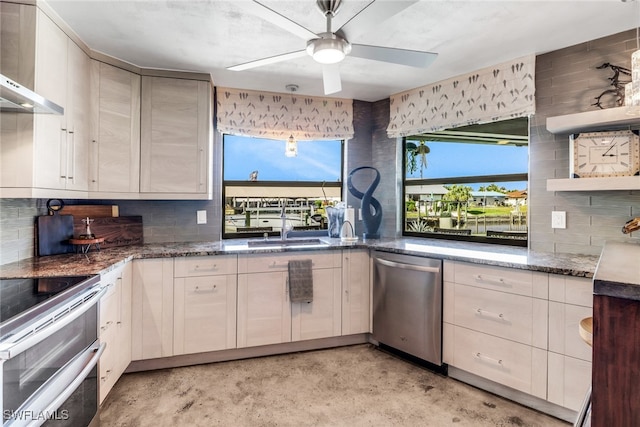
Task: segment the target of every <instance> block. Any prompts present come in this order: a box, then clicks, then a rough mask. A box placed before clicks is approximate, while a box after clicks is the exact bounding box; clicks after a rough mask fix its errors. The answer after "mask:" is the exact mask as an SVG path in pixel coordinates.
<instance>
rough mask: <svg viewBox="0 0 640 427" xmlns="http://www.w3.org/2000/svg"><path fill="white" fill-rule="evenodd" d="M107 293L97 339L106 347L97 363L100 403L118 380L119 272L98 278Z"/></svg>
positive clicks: (102, 304) (101, 304)
mask: <svg viewBox="0 0 640 427" xmlns="http://www.w3.org/2000/svg"><path fill="white" fill-rule="evenodd" d="M100 282H101V285H102V286H107V287H108V290H107V293H106V294H105V295H104V296H103V297H102V298H101V299H100V305H99V323H98V338H99V339H100V342H101V343H105V344H106V345H107V346H106V348H105V350H104V353H103V354H102V356H101V357H100V361H99V363H98V372H99V378H100V382H99V395H100V402H102V401H103V400H104V399H105V397H107V394H108V393H109V391H111V388H112V387H113V385H114V384H115V383H116V381H117V380H118V377H119V376H120V373H119V372H118V366H117V365H118V358H119V354H118V353H119V351H120V350H119V345H118V322H119V319H120V295H121V292H122V287H121V284H122V283H121V271H120V270H119V269H118V270H113V271H110V272H109V273H107V274H104V275H103V276H102V277H101V278H100Z"/></svg>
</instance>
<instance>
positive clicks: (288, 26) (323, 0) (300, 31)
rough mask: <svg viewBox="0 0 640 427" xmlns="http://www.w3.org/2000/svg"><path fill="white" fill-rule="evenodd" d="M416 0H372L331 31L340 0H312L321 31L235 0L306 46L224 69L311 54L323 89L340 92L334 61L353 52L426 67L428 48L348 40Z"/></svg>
mask: <svg viewBox="0 0 640 427" xmlns="http://www.w3.org/2000/svg"><path fill="white" fill-rule="evenodd" d="M418 1H419V0H408V1H375V0H372V1H371V2H370V3H369V4H368V5H367V6H365V7H364V8H363V9H362V10H361V11H360V12H358V13H357V14H356V15H355V16H354V17H352V18H351V19H350V20H349V21H347V22H346V23H345V24H344V25H343V26H342V27H341V28H339V29H338V30H336V31H335V32H334V31H332V29H331V20H332V19H333V18H334V17H335V16H336V14H337V13H338V10H339V9H340V6H341V5H342V0H316V5H317V6H318V8H319V9H320V12H321V13H322V14H323V15H324V16H325V18H326V23H327V26H326V31H325V32H323V33H318V34H316V33H313V32H312V31H310V30H308V29H306V28H305V27H303V26H302V25H299V24H298V23H296V22H294V21H292V20H290V19H289V18H287V17H285V16H283V15H281V14H279V13H278V12H276V11H274V10H273V9H270V8H268V7H267V6H265V5H263V4H261V3H259V2H258V1H256V0H253V1H251V2H238V4H239V5H240V4H242V5H243V6H244V7H245V8H247V11H248V12H250V13H252V14H254V15H257V16H259V17H261V18H263V19H265V20H266V21H269V22H271V23H273V24H274V25H277V26H279V27H280V28H282V29H284V30H287V31H289V32H290V33H292V34H295V35H296V36H298V37H300V38H302V39H304V40H306V41H307V46H306V49H303V50H300V51H295V52H289V53H285V54H281V55H276V56H271V57H268V58H263V59H258V60H255V61H250V62H245V63H243V64H239V65H234V66H232V67H228V68H227V69H228V70H233V71H242V70H248V69H251V68H256V67H261V66H263V65H268V64H275V63H278V62H283V61H287V60H289V59H295V58H301V57H304V56H305V55H311V57H313V59H314V60H315V61H316V62H318V63H320V64H322V78H323V82H324V93H325V95H329V94H332V93H336V92H340V91H341V90H342V83H341V80H340V70H339V68H338V64H339V63H340V62H341V61H342V60H343V59H344V58H345V57H346V56H347V55H350V56H356V57H359V58H364V59H371V60H374V61H382V62H389V63H393V64H400V65H407V66H411V67H418V68H426V67H428V66H429V65H430V64H431V62H433V60H434V59H435V58H436V56H437V54H436V53H432V52H422V51H416V50H408V49H398V48H391V47H382V46H368V45H362V44H352V43H350V42H349V41H348V40H349V39H353V38H354V37H357V36H358V35H360V34H363V33H365V32H367V31H368V30H372V29H374V28H375V27H376V26H377V25H378V24H380V22H382V21H384V20H386V19H388V18H390V17H391V16H393V15H395V14H397V13H399V12H401V11H402V10H404V9H406V8H407V7H409V6H411V5H412V4H414V3H417V2H418Z"/></svg>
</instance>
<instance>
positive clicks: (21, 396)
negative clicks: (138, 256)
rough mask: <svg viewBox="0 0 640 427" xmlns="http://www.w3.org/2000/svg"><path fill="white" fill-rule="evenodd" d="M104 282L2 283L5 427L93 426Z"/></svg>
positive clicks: (0, 360) (0, 393) (0, 398)
mask: <svg viewBox="0 0 640 427" xmlns="http://www.w3.org/2000/svg"><path fill="white" fill-rule="evenodd" d="M105 292H106V289H103V288H102V287H101V286H100V278H99V276H83V277H55V278H36V279H10V280H7V279H3V280H0V322H1V323H0V365H1V369H0V378H1V379H2V389H0V408H2V417H3V426H4V427H8V426H40V425H47V426H74V427H75V426H88V425H90V424H91V423H92V422H93V421H94V420H93V419H94V417H95V416H96V413H97V409H98V378H97V367H96V366H97V363H98V360H99V358H100V355H101V354H102V352H103V351H104V344H102V345H99V344H98V340H97V323H98V304H97V303H98V301H99V299H100V298H101V297H102V295H103V294H104V293H105Z"/></svg>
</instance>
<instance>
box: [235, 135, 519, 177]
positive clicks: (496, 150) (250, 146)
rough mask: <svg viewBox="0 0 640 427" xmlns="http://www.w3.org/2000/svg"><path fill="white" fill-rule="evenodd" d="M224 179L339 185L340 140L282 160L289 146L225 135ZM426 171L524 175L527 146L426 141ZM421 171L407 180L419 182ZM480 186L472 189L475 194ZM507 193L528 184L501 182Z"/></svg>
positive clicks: (313, 144)
mask: <svg viewBox="0 0 640 427" xmlns="http://www.w3.org/2000/svg"><path fill="white" fill-rule="evenodd" d="M224 143H225V146H224V179H225V180H231V181H246V180H248V179H249V174H250V173H251V172H252V171H254V170H257V171H258V181H331V182H335V181H338V180H340V168H341V150H342V144H341V141H299V142H298V156H297V157H286V156H285V155H284V149H285V141H284V140H282V141H278V140H272V139H260V138H249V137H239V136H233V135H225V136H224ZM426 145H427V146H428V147H429V149H430V152H429V154H427V156H426V157H427V159H426V160H427V167H426V169H423V171H422V177H423V178H425V179H430V178H446V177H453V176H455V177H459V176H474V175H495V174H511V173H526V172H527V171H528V147H527V146H523V147H516V146H504V145H489V144H456V143H449V142H427V143H426ZM420 161H421V159H420V158H418V159H417V164H418V170H417V171H416V172H415V173H413V174H411V175H408V178H420ZM483 184H484V185H486V184H489V183H482V184H470V185H471V187H472V188H473V189H474V190H477V189H478V187H479V186H480V185H483ZM497 185H498V186H500V187H502V186H504V187H505V188H507V189H508V190H515V189H518V190H524V189H526V187H527V184H526V182H505V183H497Z"/></svg>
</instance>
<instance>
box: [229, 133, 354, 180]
mask: <svg viewBox="0 0 640 427" xmlns="http://www.w3.org/2000/svg"><path fill="white" fill-rule="evenodd" d="M284 148H285V141H284V140H282V141H277V140H273V139H260V138H247V137H238V136H232V135H225V136H224V179H225V180H231V181H246V180H248V179H249V174H250V173H251V172H252V171H254V170H257V171H258V181H331V182H335V181H339V180H340V168H341V166H342V162H341V151H342V142H341V141H298V156H297V157H286V156H285V155H284Z"/></svg>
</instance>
